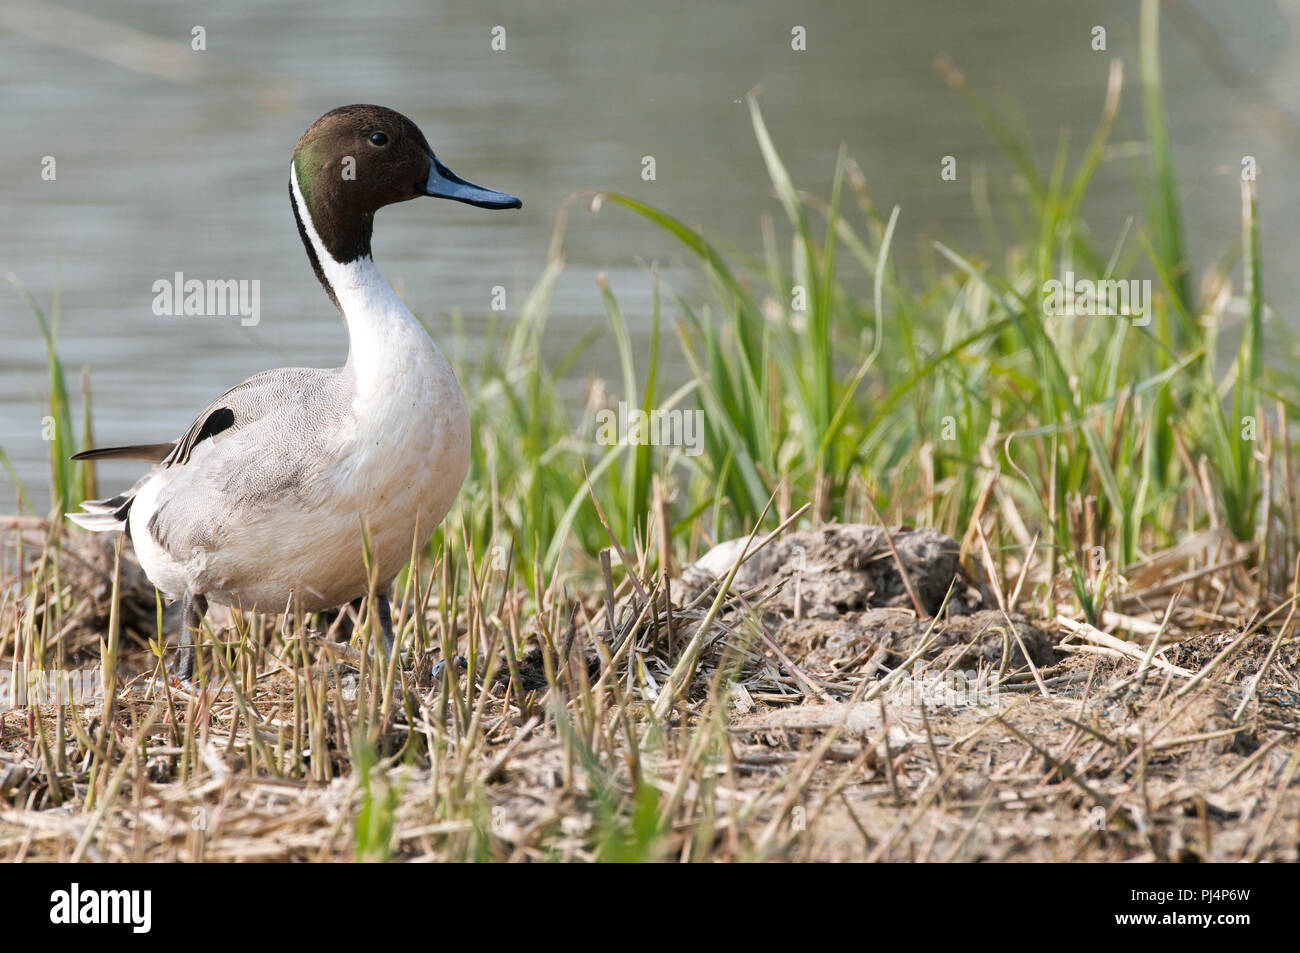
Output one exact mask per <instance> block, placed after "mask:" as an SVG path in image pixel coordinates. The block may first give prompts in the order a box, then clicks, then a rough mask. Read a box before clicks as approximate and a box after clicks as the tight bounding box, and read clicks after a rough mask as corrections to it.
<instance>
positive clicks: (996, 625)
mask: <svg viewBox="0 0 1300 953" xmlns="http://www.w3.org/2000/svg"><path fill="white" fill-rule="evenodd" d="M887 532H888V536H887V535H886V533H887ZM891 539H892V541H893V544H894V549H896V550H897V552H898V555H897V557H895V555H894V552H893V551H891V549H890V545H889V542H890V540H891ZM744 543H745V541H744V540H731V541H729V542H726V543H723V544H721V545H719V546H716V547H714V548H713V549H712V550H710V551H709V552H708V553H707V554H706V555H705V556H704V558H703V559H701V560H699V561H698V562H697V563H695V564H694V565H692V566H690V567H689V568H688V569H687V570H686V572H685V573H684V574H683V577H682V579H681V585H680V587H679V589H680V592H679V591H674V597H675V600H677V599H679V600H680V601H681V602H682V603H683V604H687V603H689V602H690V601H691V600H693V599H695V598H697V597H698V596H699V595H700V594H701V593H703V592H704V591H705V590H706V588H707V587H708V586H709V585H710V583H712V582H713V580H714V579H715V578H719V577H722V576H725V575H726V573H727V572H728V571H729V570H730V568H731V566H732V564H733V563H734V562H735V560H736V558H737V557H738V556H739V555H740V552H741V549H742V548H743V546H744ZM900 562H901V563H902V565H903V567H904V569H905V570H906V573H907V580H908V581H910V583H911V585H912V588H913V589H914V590H915V592H916V595H917V599H918V601H919V602H920V603H921V606H922V608H923V609H924V610H925V612H926V613H927V615H928V616H933V615H935V614H938V613H939V612H940V611H941V610H942V618H940V619H939V620H937V621H935V622H933V623H932V622H931V621H930V619H928V618H924V619H923V618H918V616H917V613H916V611H915V609H914V607H913V603H912V598H911V596H910V594H909V593H908V591H907V586H906V584H905V582H904V579H903V575H902V573H900V572H899V563H900ZM732 589H733V591H736V590H739V591H751V592H755V593H756V595H755V600H761V603H762V616H763V623H764V624H765V625H766V626H767V627H768V628H769V630H770V631H772V632H773V633H774V635H775V637H776V640H777V642H779V643H780V644H781V646H782V648H783V650H785V651H786V652H787V653H788V654H789V655H790V657H791V658H792V659H794V660H795V661H796V662H798V663H800V664H803V665H807V666H808V667H809V668H810V669H812V670H813V671H819V672H839V673H841V674H845V673H849V672H854V673H859V674H862V673H863V670H864V669H875V668H877V667H879V666H886V667H889V668H892V667H893V666H895V665H897V664H898V663H899V662H900V661H901V660H902V659H903V658H906V657H907V656H909V655H911V654H912V653H914V652H916V651H917V650H918V649H921V657H922V658H925V659H927V660H935V659H939V658H941V657H942V660H943V662H944V664H946V665H947V664H951V665H960V666H962V667H977V666H980V665H988V666H991V667H993V668H997V669H1002V668H1012V669H1015V668H1020V667H1023V666H1024V665H1025V661H1026V654H1027V655H1028V660H1029V661H1031V662H1032V663H1033V664H1034V665H1035V666H1038V667H1044V666H1048V665H1053V664H1055V663H1056V662H1058V661H1060V656H1059V655H1058V653H1057V651H1056V648H1055V643H1056V641H1057V638H1058V637H1056V636H1053V635H1051V634H1049V633H1048V632H1046V631H1044V630H1043V629H1041V628H1039V627H1038V626H1036V625H1034V624H1033V623H1032V622H1031V621H1030V620H1029V619H1027V618H1026V617H1025V616H1023V615H1020V614H1018V613H1011V614H1010V615H1009V616H1008V615H1004V614H1003V613H1002V612H1001V611H999V610H996V609H993V608H991V604H992V600H991V599H990V598H989V597H988V595H987V594H986V592H985V591H984V590H983V588H982V587H981V586H980V584H979V583H978V582H977V581H976V580H975V579H973V578H972V577H971V575H970V574H969V573H968V572H967V571H966V569H965V568H964V567H963V566H962V563H961V559H960V547H959V545H958V543H957V541H956V540H954V539H953V538H951V537H950V536H945V535H944V534H942V533H940V532H938V531H936V530H933V529H911V528H908V527H894V528H892V529H889V530H888V531H886V529H885V528H884V527H881V526H867V525H861V524H850V525H829V526H823V527H820V528H819V529H814V530H803V531H801V532H798V533H792V534H790V535H789V536H787V537H785V538H782V539H780V540H775V541H773V542H772V543H771V544H769V545H768V546H766V547H765V548H763V549H762V550H760V551H759V552H758V553H756V554H755V555H754V556H753V557H751V558H750V559H749V560H747V561H746V562H745V563H744V564H743V565H742V566H741V567H740V569H739V571H738V572H737V573H736V578H735V580H734V582H733V583H732ZM945 598H946V599H947V602H946V604H945ZM1022 646H1023V647H1022ZM865 674H870V673H869V672H866V673H865Z"/></svg>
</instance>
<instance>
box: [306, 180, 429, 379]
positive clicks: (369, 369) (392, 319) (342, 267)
mask: <svg viewBox="0 0 1300 953" xmlns="http://www.w3.org/2000/svg"><path fill="white" fill-rule="evenodd" d="M289 179H290V183H291V185H292V188H293V200H294V203H295V204H296V205H297V206H298V215H299V217H300V218H301V219H302V225H303V229H304V231H306V233H307V238H308V240H309V241H310V242H311V247H312V250H313V251H314V252H315V253H316V260H317V261H319V262H320V266H321V271H322V272H323V273H324V275H325V280H326V281H328V282H329V285H330V288H331V289H332V290H333V292H334V297H335V298H336V299H338V303H339V308H340V310H342V312H343V323H344V325H345V326H346V327H347V330H348V366H350V367H351V368H352V369H353V371H354V373H355V374H356V381H357V391H358V393H359V394H361V395H365V394H368V393H372V392H373V391H374V390H375V389H380V388H383V387H384V386H385V382H386V381H387V380H389V379H390V378H391V375H392V373H393V371H394V367H393V364H394V357H395V356H396V355H400V354H401V353H402V352H403V351H405V350H406V349H408V348H411V347H422V348H426V347H427V348H433V347H434V345H433V341H432V340H431V339H430V338H429V335H428V332H426V331H425V330H424V327H423V326H422V325H421V324H420V322H419V321H417V320H416V318H415V315H413V314H411V312H410V310H409V309H408V308H407V307H406V305H405V304H403V303H402V299H401V298H399V297H398V296H397V292H395V291H394V290H393V289H392V287H391V286H390V285H389V284H388V282H387V281H385V280H384V276H383V275H381V274H380V273H379V268H378V267H377V266H376V265H375V260H374V259H373V258H371V257H370V256H369V255H366V256H364V257H361V258H358V259H356V260H355V261H350V262H347V263H346V264H345V263H343V262H340V261H338V260H337V259H335V258H334V257H333V256H332V255H331V254H330V253H329V252H328V251H327V250H326V248H325V243H324V242H322V241H321V238H320V235H319V234H318V233H317V231H316V224H315V223H314V222H313V221H312V219H311V211H310V209H308V207H307V202H306V201H305V200H304V199H303V195H302V190H301V189H300V188H299V187H298V170H297V169H296V168H295V167H294V165H293V163H290V164H289Z"/></svg>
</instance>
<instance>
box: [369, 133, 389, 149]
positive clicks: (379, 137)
mask: <svg viewBox="0 0 1300 953" xmlns="http://www.w3.org/2000/svg"><path fill="white" fill-rule="evenodd" d="M370 141H371V142H372V143H373V144H375V145H377V146H386V145H388V137H387V136H386V135H384V134H383V133H382V132H372V133H371V134H370Z"/></svg>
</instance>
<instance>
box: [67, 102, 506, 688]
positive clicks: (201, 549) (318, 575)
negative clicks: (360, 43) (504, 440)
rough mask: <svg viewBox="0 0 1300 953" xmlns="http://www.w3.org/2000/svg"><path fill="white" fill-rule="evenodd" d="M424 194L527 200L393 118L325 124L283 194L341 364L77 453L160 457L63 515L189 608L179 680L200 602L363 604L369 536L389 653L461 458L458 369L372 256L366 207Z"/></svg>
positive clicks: (313, 132)
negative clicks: (110, 537)
mask: <svg viewBox="0 0 1300 953" xmlns="http://www.w3.org/2000/svg"><path fill="white" fill-rule="evenodd" d="M349 160H350V161H349ZM421 195H429V196H433V197H435V198H445V199H454V200H456V201H458V202H466V203H468V204H470V205H477V206H479V207H481V208H489V209H505V208H519V207H521V204H522V203H521V202H520V201H519V199H517V198H515V197H514V196H513V195H506V194H505V193H503V192H495V191H493V190H491V189H485V188H482V187H481V186H477V185H474V184H473V183H471V182H466V181H465V180H464V179H461V178H460V177H458V176H457V175H456V174H455V173H453V172H452V171H451V170H450V169H448V168H447V167H446V166H445V165H443V163H442V162H441V160H439V159H438V157H437V156H436V155H435V154H434V151H433V149H432V148H430V146H429V143H428V141H427V140H426V139H425V137H424V134H423V133H422V132H420V130H419V128H418V127H417V126H416V125H415V123H413V122H411V120H409V119H407V118H406V117H405V116H402V115H400V114H398V113H396V112H394V111H393V110H391V109H385V108H383V107H380V106H362V105H358V106H343V107H341V108H339V109H335V110H332V111H330V112H328V113H326V114H325V115H324V116H321V118H320V119H318V120H316V122H314V123H312V125H311V127H310V128H308V129H307V131H306V132H305V133H303V135H302V138H301V139H299V140H298V145H297V147H296V148H295V149H294V153H293V162H292V164H291V166H290V169H289V196H290V199H291V201H292V204H293V215H294V218H295V219H296V220H297V223H298V233H299V235H300V236H301V237H302V242H303V245H304V246H306V249H307V257H308V258H309V259H310V260H311V264H312V268H314V269H315V271H316V277H317V278H318V279H320V283H321V284H322V285H323V286H324V288H325V293H326V294H327V295H328V296H329V298H330V300H331V301H332V302H333V303H334V305H335V307H337V308H338V310H339V312H340V313H341V314H342V315H343V322H344V324H345V325H346V327H347V332H348V359H347V363H346V364H344V365H343V366H342V367H338V368H332V369H328V370H325V369H319V368H312V367H288V368H281V369H279V370H273V371H263V372H262V373H260V374H255V375H254V376H253V377H250V378H249V379H248V380H246V381H244V382H243V383H242V384H239V385H238V386H236V387H233V388H231V389H230V390H228V391H226V393H225V394H223V395H222V396H221V397H219V398H217V400H215V401H213V402H212V403H211V404H209V405H208V407H207V408H206V409H205V410H204V411H203V412H202V413H201V414H199V415H198V417H197V418H196V419H195V420H194V423H193V424H192V425H191V426H190V428H189V429H188V430H187V431H185V433H184V434H183V435H182V436H181V437H180V439H179V440H177V441H175V442H174V443H166V444H149V445H139V446H129V447H110V448H104V449H97V450H88V451H85V452H83V453H79V454H77V458H78V459H94V458H111V457H118V458H129V459H140V460H148V461H150V462H153V463H154V464H155V465H154V467H153V469H152V470H150V471H149V473H148V474H146V475H145V476H144V477H143V478H142V479H141V480H140V481H139V482H138V483H136V485H135V486H133V487H132V488H131V489H130V490H129V491H127V492H126V493H123V494H121V495H119V496H115V497H113V498H111V499H105V500H87V501H86V502H85V503H83V504H82V508H83V509H84V510H85V511H86V512H84V513H70V514H68V515H69V516H70V517H71V519H73V520H74V521H75V522H76V523H78V524H79V525H81V526H83V527H85V528H87V529H91V530H96V531H109V530H125V531H126V532H127V533H129V534H130V537H131V541H132V543H133V544H134V546H135V552H136V555H137V557H138V558H139V560H140V565H141V566H143V567H144V570H145V572H146V573H147V574H148V576H149V579H150V580H151V581H152V582H153V583H154V585H155V586H157V587H158V589H159V590H161V591H162V592H163V593H165V594H166V595H167V596H169V597H172V598H179V599H182V600H183V602H184V619H183V622H182V627H181V650H180V653H179V655H178V658H177V662H176V670H175V674H176V675H177V676H178V677H179V678H180V679H182V680H188V679H189V678H190V676H191V674H192V670H193V665H194V648H193V645H194V635H195V633H196V632H197V630H198V627H199V625H200V624H201V623H202V620H203V615H204V613H205V612H206V611H207V607H208V603H209V602H215V603H218V604H221V605H226V606H232V607H235V608H240V609H245V610H252V609H257V610H261V611H266V612H272V613H281V612H285V611H290V610H292V609H293V608H294V607H299V608H301V609H302V610H304V611H307V612H315V611H319V610H322V609H329V608H334V607H337V606H341V605H343V604H344V603H347V602H350V601H353V600H355V599H358V598H360V597H361V596H363V595H366V594H367V593H368V592H369V590H370V577H369V575H368V573H367V568H366V562H365V558H364V555H363V533H368V534H369V544H370V561H371V565H372V568H373V571H374V574H375V579H376V581H377V582H378V593H379V598H378V604H377V607H376V608H377V609H378V613H377V615H378V618H379V620H380V623H381V626H382V628H383V632H384V636H385V641H386V643H387V645H388V646H390V647H391V645H392V625H391V622H390V610H389V605H388V600H387V597H386V595H385V593H386V592H387V589H388V585H389V583H391V581H392V580H393V578H394V577H395V576H396V575H397V573H398V571H399V570H400V569H401V568H402V566H403V565H405V564H406V562H407V561H408V560H409V559H410V556H411V552H412V546H413V545H419V546H423V545H424V544H425V543H426V542H428V540H429V538H430V537H431V536H432V535H433V532H434V530H435V529H436V528H437V527H438V525H439V524H440V523H441V522H442V520H443V517H444V516H446V515H447V511H448V510H449V509H450V508H451V504H452V501H453V500H454V499H455V497H456V494H457V493H458V492H459V490H460V487H461V484H462V483H463V482H464V480H465V474H466V472H467V470H468V468H469V458H470V443H469V440H470V435H469V412H468V410H467V408H466V405H465V395H464V393H462V391H461V388H460V384H459V383H458V382H457V380H456V375H455V374H454V373H453V372H452V369H451V366H450V365H449V364H448V363H447V359H446V358H445V357H444V356H443V354H442V352H441V351H440V350H438V347H437V345H435V344H434V343H433V341H432V339H430V337H429V335H428V333H427V332H426V331H425V330H424V328H423V326H422V325H421V324H420V322H419V321H418V320H416V318H415V316H414V315H412V314H411V312H410V311H409V310H408V309H407V307H406V305H404V304H403V303H402V301H401V299H400V298H398V296H397V294H396V293H395V292H394V291H393V289H392V288H391V287H389V285H388V282H387V281H385V280H384V277H383V275H381V274H380V273H379V269H378V268H376V267H375V262H374V258H373V257H372V256H371V252H370V235H371V228H372V225H373V222H374V215H375V212H376V211H378V210H379V209H381V208H383V207H384V206H385V205H392V204H394V203H396V202H405V201H407V200H408V199H413V198H416V197H417V196H421ZM363 527H364V530H363Z"/></svg>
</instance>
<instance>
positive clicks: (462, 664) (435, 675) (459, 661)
mask: <svg viewBox="0 0 1300 953" xmlns="http://www.w3.org/2000/svg"><path fill="white" fill-rule="evenodd" d="M451 658H452V661H453V662H455V663H456V668H458V669H460V670H461V671H462V672H463V671H465V670H466V669H468V668H469V662H467V661H465V656H463V655H453V656H452V657H451ZM446 665H447V660H446V659H443V660H442V661H440V662H439V663H438V664H437V665H435V666H434V667H433V670H432V671H431V672H429V677H430V678H431V679H433V680H434V681H437V680H438V679H440V678H442V670H443V668H445V667H446Z"/></svg>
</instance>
